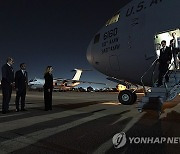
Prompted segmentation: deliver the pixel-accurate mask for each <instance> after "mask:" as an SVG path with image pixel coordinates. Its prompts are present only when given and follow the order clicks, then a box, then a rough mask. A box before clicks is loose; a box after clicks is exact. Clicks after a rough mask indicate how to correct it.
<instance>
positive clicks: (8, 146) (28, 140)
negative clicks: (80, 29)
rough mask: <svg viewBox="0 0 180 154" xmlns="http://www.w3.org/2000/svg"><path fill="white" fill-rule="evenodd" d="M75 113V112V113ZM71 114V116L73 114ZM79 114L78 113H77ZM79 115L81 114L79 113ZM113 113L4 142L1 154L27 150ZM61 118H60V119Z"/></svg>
mask: <svg viewBox="0 0 180 154" xmlns="http://www.w3.org/2000/svg"><path fill="white" fill-rule="evenodd" d="M73 113H74V112H73ZM73 113H71V114H73ZM75 114H77V113H75ZM78 114H79V112H78ZM111 114H112V112H109V113H104V112H103V111H101V112H98V113H94V114H93V115H91V116H89V117H85V118H82V119H79V120H76V121H73V122H70V123H67V124H64V125H61V126H57V127H53V128H47V129H44V130H41V131H36V132H33V133H30V134H27V135H24V136H21V137H17V138H14V139H11V140H7V141H4V142H1V143H0V153H1V152H7V153H11V152H13V151H16V150H20V149H22V148H25V147H27V146H29V145H32V144H35V143H37V142H38V141H39V140H42V139H44V138H48V137H50V136H52V135H55V134H58V133H60V132H62V131H65V130H67V129H70V128H73V127H76V126H79V125H81V124H84V123H87V122H90V121H93V120H96V119H99V118H102V117H105V116H107V115H111ZM58 118H59V117H58Z"/></svg>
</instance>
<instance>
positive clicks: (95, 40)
mask: <svg viewBox="0 0 180 154" xmlns="http://www.w3.org/2000/svg"><path fill="white" fill-rule="evenodd" d="M99 39H100V34H97V35H96V36H95V37H94V44H96V43H98V42H99Z"/></svg>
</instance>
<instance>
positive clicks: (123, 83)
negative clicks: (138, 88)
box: [106, 77, 127, 86]
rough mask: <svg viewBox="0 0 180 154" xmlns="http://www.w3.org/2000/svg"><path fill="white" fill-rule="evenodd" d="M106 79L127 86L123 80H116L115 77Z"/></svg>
mask: <svg viewBox="0 0 180 154" xmlns="http://www.w3.org/2000/svg"><path fill="white" fill-rule="evenodd" d="M106 79H107V80H110V81H112V82H116V83H118V84H122V85H124V86H127V84H126V82H125V81H123V80H119V79H116V78H114V77H108V78H106Z"/></svg>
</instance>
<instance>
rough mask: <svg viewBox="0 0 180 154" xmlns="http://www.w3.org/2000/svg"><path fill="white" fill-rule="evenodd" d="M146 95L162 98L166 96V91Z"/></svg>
mask: <svg viewBox="0 0 180 154" xmlns="http://www.w3.org/2000/svg"><path fill="white" fill-rule="evenodd" d="M147 97H162V98H164V99H165V98H166V93H152V92H151V93H148V94H147Z"/></svg>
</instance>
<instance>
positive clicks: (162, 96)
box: [138, 59, 180, 113]
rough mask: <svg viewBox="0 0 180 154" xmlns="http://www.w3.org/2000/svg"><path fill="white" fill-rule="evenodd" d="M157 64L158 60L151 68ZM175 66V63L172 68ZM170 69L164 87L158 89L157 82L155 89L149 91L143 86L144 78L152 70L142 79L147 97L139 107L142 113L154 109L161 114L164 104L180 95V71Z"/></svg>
mask: <svg viewBox="0 0 180 154" xmlns="http://www.w3.org/2000/svg"><path fill="white" fill-rule="evenodd" d="M156 62H157V59H156V60H155V61H154V62H153V63H152V65H151V67H153V66H154V65H155V66H156ZM173 64H174V62H172V63H171V65H170V67H171V66H172V65H173ZM151 67H150V68H151ZM170 67H169V70H168V71H167V72H166V74H165V75H164V77H163V85H162V86H160V87H157V82H155V83H154V86H153V87H151V88H150V89H148V90H146V89H145V86H144V84H143V78H144V76H145V75H146V74H147V72H148V71H149V70H150V68H149V69H148V70H147V72H145V73H144V75H143V76H142V77H141V82H142V85H143V88H144V93H145V96H143V97H142V101H141V102H140V103H139V105H138V110H139V112H142V111H143V110H144V109H153V110H157V111H158V112H160V113H161V107H162V105H163V103H164V102H167V101H171V100H173V99H174V98H175V97H176V96H177V95H178V94H179V93H180V70H177V69H174V70H170ZM153 75H154V71H153ZM166 75H168V76H169V82H166V81H165V76H166Z"/></svg>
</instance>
